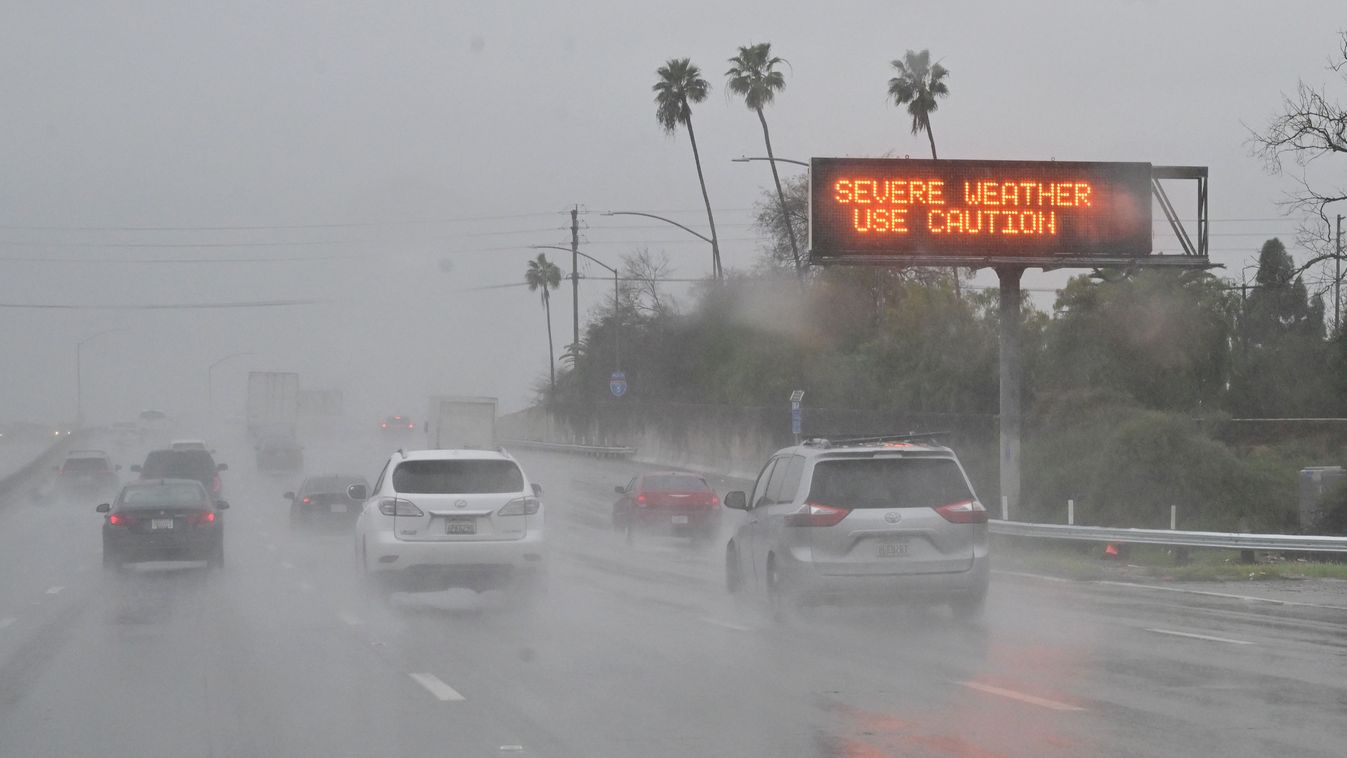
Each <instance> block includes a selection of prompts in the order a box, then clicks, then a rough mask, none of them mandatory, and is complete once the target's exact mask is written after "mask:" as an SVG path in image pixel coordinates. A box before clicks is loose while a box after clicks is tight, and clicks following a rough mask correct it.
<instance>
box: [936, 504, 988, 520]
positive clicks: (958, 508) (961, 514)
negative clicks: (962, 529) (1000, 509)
mask: <svg viewBox="0 0 1347 758" xmlns="http://www.w3.org/2000/svg"><path fill="white" fill-rule="evenodd" d="M935 512H936V513H939V514H940V515H941V516H942V517H944V519H945V520H946V521H948V522H950V523H952V524H985V523H987V509H986V508H983V507H982V503H979V502H978V501H976V500H960V501H958V502H957V503H950V504H948V505H942V506H940V507H938V508H936V509H935Z"/></svg>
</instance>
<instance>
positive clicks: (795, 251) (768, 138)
mask: <svg viewBox="0 0 1347 758" xmlns="http://www.w3.org/2000/svg"><path fill="white" fill-rule="evenodd" d="M757 111H758V120H759V121H761V122H762V141H763V142H765V143H767V162H768V163H770V164H772V183H773V184H775V185H776V199H777V200H778V201H779V202H780V203H781V220H782V221H784V222H785V224H786V234H787V235H788V236H789V238H790V256H791V258H792V259H794V260H795V275H796V276H798V277H801V278H803V277H804V269H802V268H801V267H800V244H799V243H798V242H796V241H795V224H793V223H791V220H790V211H789V210H788V209H787V208H786V193H784V192H782V191H781V177H780V176H778V175H777V173H776V155H775V154H774V153H773V152H772V135H771V133H770V132H768V131H767V117H766V116H764V115H763V113H762V109H761V108H758V109H757Z"/></svg>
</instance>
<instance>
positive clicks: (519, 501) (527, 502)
mask: <svg viewBox="0 0 1347 758" xmlns="http://www.w3.org/2000/svg"><path fill="white" fill-rule="evenodd" d="M541 507H542V502H541V501H540V500H538V498H536V497H517V498H515V499H514V500H511V501H510V502H508V503H506V504H505V505H503V506H501V509H500V510H498V511H496V515H497V516H532V515H533V514H535V513H537V512H538V509H539V508H541Z"/></svg>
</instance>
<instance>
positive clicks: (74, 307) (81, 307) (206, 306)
mask: <svg viewBox="0 0 1347 758" xmlns="http://www.w3.org/2000/svg"><path fill="white" fill-rule="evenodd" d="M327 302H331V301H329V300H255V301H252V302H232V303H151V304H142V305H127V304H108V305H87V304H72V303H0V308H11V309H29V310H67V311H191V310H215V309H221V308H290V307H294V306H300V305H318V304H321V303H327Z"/></svg>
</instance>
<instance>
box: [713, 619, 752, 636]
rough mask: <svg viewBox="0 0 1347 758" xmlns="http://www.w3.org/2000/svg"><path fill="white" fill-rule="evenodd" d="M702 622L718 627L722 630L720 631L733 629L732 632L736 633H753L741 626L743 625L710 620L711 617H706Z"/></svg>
mask: <svg viewBox="0 0 1347 758" xmlns="http://www.w3.org/2000/svg"><path fill="white" fill-rule="evenodd" d="M702 621H705V622H706V623H708V624H712V625H714V626H718V627H720V628H722V629H733V630H734V631H736V632H751V631H753V630H752V629H749V628H748V627H746V626H743V625H741V624H734V623H731V622H729V621H721V620H720V619H713V618H711V617H709V616H708V617H706V618H703V619H702Z"/></svg>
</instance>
